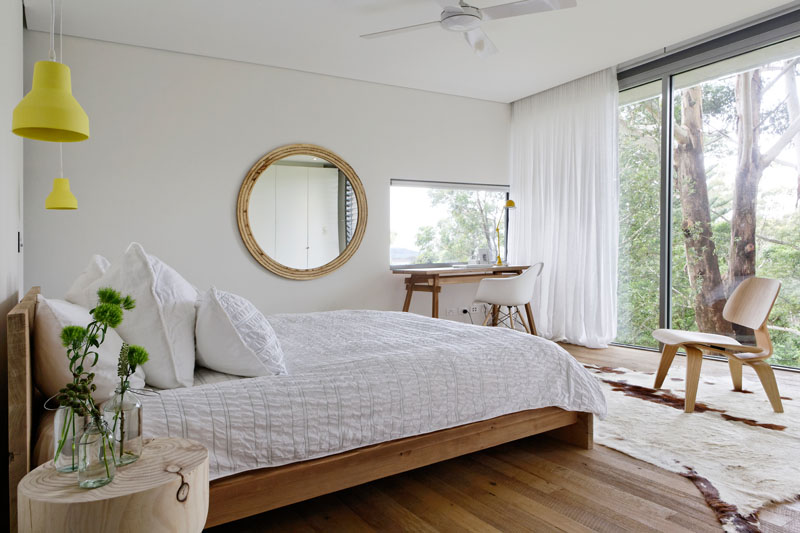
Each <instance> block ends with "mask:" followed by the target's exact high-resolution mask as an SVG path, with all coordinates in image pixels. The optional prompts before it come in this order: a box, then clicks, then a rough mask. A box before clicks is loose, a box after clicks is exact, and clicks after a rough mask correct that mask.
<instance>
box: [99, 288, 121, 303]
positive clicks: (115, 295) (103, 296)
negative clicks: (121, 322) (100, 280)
mask: <svg viewBox="0 0 800 533" xmlns="http://www.w3.org/2000/svg"><path fill="white" fill-rule="evenodd" d="M97 299H98V301H99V302H100V303H101V304H113V305H120V304H121V303H122V295H121V294H120V293H119V292H118V291H115V290H114V289H112V288H111V287H103V288H101V289H98V290H97Z"/></svg>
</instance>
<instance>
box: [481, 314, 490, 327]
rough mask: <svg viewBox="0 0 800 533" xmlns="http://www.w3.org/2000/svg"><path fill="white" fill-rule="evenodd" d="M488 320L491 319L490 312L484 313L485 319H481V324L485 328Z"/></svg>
mask: <svg viewBox="0 0 800 533" xmlns="http://www.w3.org/2000/svg"><path fill="white" fill-rule="evenodd" d="M490 318H492V312H491V311H488V312H487V313H486V317H485V318H484V319H483V324H482V325H483V326H485V325H486V324H488V323H489V319H490Z"/></svg>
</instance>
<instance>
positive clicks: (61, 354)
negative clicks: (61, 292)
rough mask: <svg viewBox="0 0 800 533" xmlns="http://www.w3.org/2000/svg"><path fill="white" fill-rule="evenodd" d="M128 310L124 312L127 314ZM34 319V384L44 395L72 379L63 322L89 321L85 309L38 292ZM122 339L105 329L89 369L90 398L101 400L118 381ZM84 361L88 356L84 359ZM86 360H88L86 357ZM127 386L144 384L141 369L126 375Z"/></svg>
mask: <svg viewBox="0 0 800 533" xmlns="http://www.w3.org/2000/svg"><path fill="white" fill-rule="evenodd" d="M127 313H128V311H126V312H125V314H127ZM35 320H36V322H35V325H34V328H33V336H34V345H33V347H34V350H33V358H34V361H33V369H34V375H35V378H34V379H35V380H36V386H37V387H38V388H39V390H40V391H41V392H42V394H44V395H45V396H48V397H50V396H53V395H54V394H57V393H58V391H59V389H61V388H62V387H64V385H66V384H67V383H70V382H72V374H71V373H70V371H69V361H68V360H67V349H66V348H65V347H64V346H62V345H61V330H62V329H64V326H81V327H84V328H85V327H86V326H88V325H89V322H91V321H92V316H91V315H90V314H89V310H88V309H86V308H85V307H81V306H79V305H75V304H71V303H69V302H65V301H63V300H48V299H46V298H45V297H44V296H42V295H41V294H40V295H39V297H38V305H37V307H36V319H35ZM120 348H122V339H121V338H120V336H119V335H118V334H117V332H116V331H114V330H113V329H110V328H109V330H108V331H107V332H106V340H105V342H103V344H101V345H100V349H99V350H98V353H99V354H100V355H99V357H98V359H97V364H96V365H95V366H94V367H93V368H92V369H91V370H89V371H90V372H94V374H95V375H94V384H95V385H97V390H96V391H95V393H94V395H93V396H94V398H95V400H97V401H98V402H102V401H105V400H107V399H108V398H110V397H111V396H112V395H113V394H114V390H115V389H116V388H117V385H118V384H119V378H117V361H118V360H119V350H120ZM87 361H88V359H87ZM89 362H90V361H89ZM130 383H131V387H133V388H134V389H140V388H142V387H144V372H143V370H142V369H141V368H137V369H136V373H135V374H134V375H133V376H131V378H130Z"/></svg>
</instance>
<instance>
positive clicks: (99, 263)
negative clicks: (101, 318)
mask: <svg viewBox="0 0 800 533" xmlns="http://www.w3.org/2000/svg"><path fill="white" fill-rule="evenodd" d="M110 265H111V263H109V262H108V259H106V258H105V257H103V256H102V255H93V256H92V258H91V259H90V260H89V264H88V265H86V268H84V269H83V272H81V273H80V274H78V277H77V278H75V281H73V282H72V286H71V287H70V288H69V290H68V291H67V294H65V295H64V299H65V300H67V301H68V302H72V301H75V300H76V299H80V298H81V294H84V293H85V292H86V289H87V287H89V285H91V284H92V283H94V282H95V281H97V280H98V279H100V278H101V277H102V276H103V274H105V272H106V270H108V267H109V266H110ZM92 307H94V306H92Z"/></svg>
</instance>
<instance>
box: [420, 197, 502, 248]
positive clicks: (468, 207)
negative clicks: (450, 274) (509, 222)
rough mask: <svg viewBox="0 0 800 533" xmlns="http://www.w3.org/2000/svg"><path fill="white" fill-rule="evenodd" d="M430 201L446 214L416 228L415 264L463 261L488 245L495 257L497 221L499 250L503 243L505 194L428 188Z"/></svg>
mask: <svg viewBox="0 0 800 533" xmlns="http://www.w3.org/2000/svg"><path fill="white" fill-rule="evenodd" d="M428 195H429V197H430V200H431V204H432V205H434V206H443V207H445V208H446V209H447V212H448V215H449V216H448V217H447V218H445V219H443V220H440V221H439V223H438V224H437V225H436V226H423V227H421V228H419V230H418V231H417V237H416V245H417V247H418V249H419V251H420V253H419V256H418V257H417V260H416V262H417V263H449V262H454V263H455V262H466V261H467V260H469V258H470V257H472V254H473V252H474V251H475V249H476V248H489V249H490V250H491V251H492V256H493V257H496V256H497V237H496V230H495V228H496V226H497V223H498V221H500V245H501V251H502V246H503V243H504V242H505V224H504V223H503V221H501V220H500V217H501V216H502V215H503V205H504V203H505V194H504V193H496V192H484V191H467V190H443V189H431V190H430V191H429V193H428Z"/></svg>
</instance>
